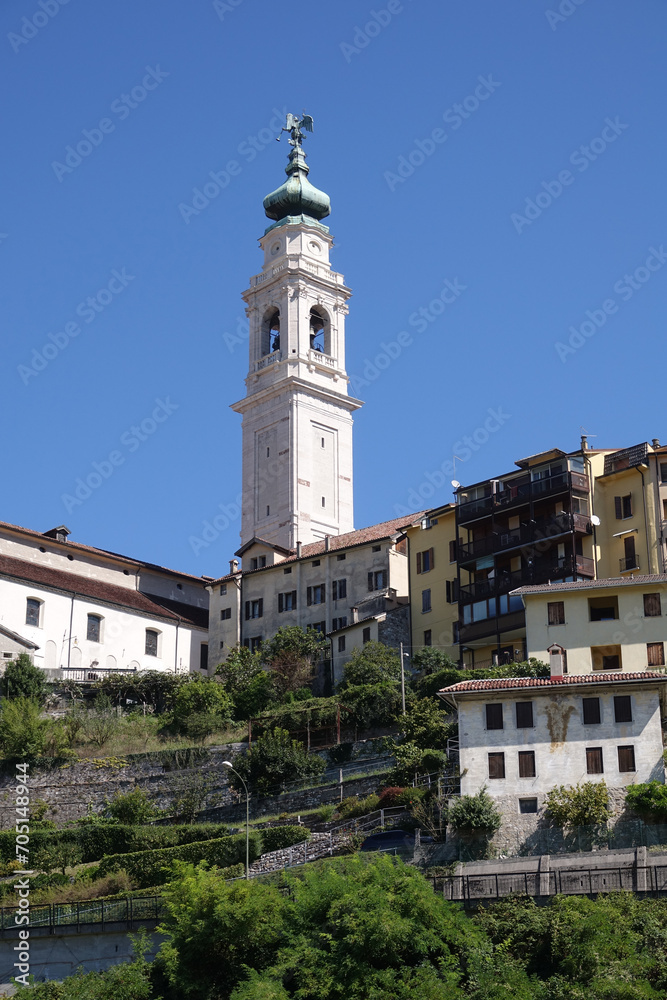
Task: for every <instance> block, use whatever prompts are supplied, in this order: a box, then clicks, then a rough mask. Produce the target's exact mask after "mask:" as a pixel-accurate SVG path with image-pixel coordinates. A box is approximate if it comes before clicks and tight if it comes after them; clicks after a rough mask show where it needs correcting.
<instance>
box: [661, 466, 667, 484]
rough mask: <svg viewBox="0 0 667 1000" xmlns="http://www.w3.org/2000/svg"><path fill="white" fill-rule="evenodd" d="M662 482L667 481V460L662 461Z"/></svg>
mask: <svg viewBox="0 0 667 1000" xmlns="http://www.w3.org/2000/svg"><path fill="white" fill-rule="evenodd" d="M660 482H661V483H667V462H661V463H660Z"/></svg>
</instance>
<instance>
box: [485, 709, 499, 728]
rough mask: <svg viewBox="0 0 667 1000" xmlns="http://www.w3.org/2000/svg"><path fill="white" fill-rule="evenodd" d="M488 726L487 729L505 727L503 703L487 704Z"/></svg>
mask: <svg viewBox="0 0 667 1000" xmlns="http://www.w3.org/2000/svg"><path fill="white" fill-rule="evenodd" d="M486 728H487V729H502V728H503V706H502V705H487V706H486Z"/></svg>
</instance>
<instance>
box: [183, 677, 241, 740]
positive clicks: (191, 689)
mask: <svg viewBox="0 0 667 1000" xmlns="http://www.w3.org/2000/svg"><path fill="white" fill-rule="evenodd" d="M231 715H232V701H231V698H230V697H229V695H228V694H227V692H226V691H225V689H224V686H223V685H222V684H221V683H220V681H218V680H216V679H214V678H212V677H197V678H193V680H191V681H190V682H189V683H188V684H184V685H183V687H181V688H180V689H179V691H178V693H177V695H176V698H175V701H174V708H173V717H174V724H175V725H176V727H177V729H178V730H179V731H180V732H182V733H185V734H186V735H187V736H191V737H192V738H193V739H196V740H200V741H203V740H205V739H206V737H207V736H209V735H210V734H211V733H213V732H215V731H216V730H217V729H222V728H223V726H227V725H229V722H230V720H231Z"/></svg>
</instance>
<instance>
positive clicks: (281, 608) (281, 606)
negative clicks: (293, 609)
mask: <svg viewBox="0 0 667 1000" xmlns="http://www.w3.org/2000/svg"><path fill="white" fill-rule="evenodd" d="M284 610H285V595H284V594H278V614H280V613H281V612H282V611H284Z"/></svg>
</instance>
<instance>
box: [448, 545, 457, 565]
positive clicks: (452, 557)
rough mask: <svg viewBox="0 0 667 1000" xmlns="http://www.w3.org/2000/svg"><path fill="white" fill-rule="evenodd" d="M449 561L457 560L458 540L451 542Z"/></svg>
mask: <svg viewBox="0 0 667 1000" xmlns="http://www.w3.org/2000/svg"><path fill="white" fill-rule="evenodd" d="M449 561H450V562H456V542H455V541H452V542H450V543H449Z"/></svg>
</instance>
